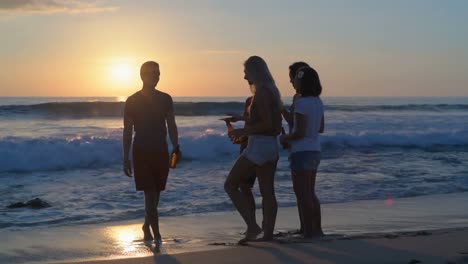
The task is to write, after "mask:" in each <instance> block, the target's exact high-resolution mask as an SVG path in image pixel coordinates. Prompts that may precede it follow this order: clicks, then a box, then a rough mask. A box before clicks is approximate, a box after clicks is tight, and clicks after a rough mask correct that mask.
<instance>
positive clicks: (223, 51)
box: [203, 49, 244, 55]
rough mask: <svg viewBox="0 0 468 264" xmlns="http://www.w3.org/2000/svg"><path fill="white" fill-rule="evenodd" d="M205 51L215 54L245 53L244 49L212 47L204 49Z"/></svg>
mask: <svg viewBox="0 0 468 264" xmlns="http://www.w3.org/2000/svg"><path fill="white" fill-rule="evenodd" d="M203 53H207V54H214V55H237V54H243V53H244V51H242V50H223V49H210V50H203Z"/></svg>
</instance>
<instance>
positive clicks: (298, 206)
mask: <svg viewBox="0 0 468 264" xmlns="http://www.w3.org/2000/svg"><path fill="white" fill-rule="evenodd" d="M291 175H292V181H293V185H294V181H295V179H296V172H295V171H293V170H291ZM296 203H297V211H298V213H299V223H300V228H299V230H298V233H297V234H303V233H304V217H303V215H302V205H301V204H300V203H299V200H297V195H296Z"/></svg>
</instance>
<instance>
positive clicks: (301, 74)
mask: <svg viewBox="0 0 468 264" xmlns="http://www.w3.org/2000/svg"><path fill="white" fill-rule="evenodd" d="M294 88H295V89H296V91H297V93H298V94H300V97H298V98H297V99H296V101H295V102H294V113H293V118H294V119H293V122H292V123H293V128H292V131H290V133H289V134H287V135H282V136H281V137H280V141H281V142H282V143H289V145H290V146H291V150H290V153H291V154H290V156H289V160H290V166H291V174H292V180H293V188H294V193H295V194H296V199H297V206H298V208H299V217H300V218H301V223H302V225H303V234H304V237H307V238H310V237H315V236H322V235H323V231H322V224H321V213H320V201H319V199H318V198H317V195H316V194H315V179H316V176H317V168H318V165H319V164H320V153H321V148H320V140H319V135H320V133H323V131H324V115H323V103H322V100H321V99H320V94H321V92H322V85H321V83H320V79H319V76H318V73H317V72H316V71H315V70H314V69H312V68H310V67H305V68H301V69H299V70H298V71H297V73H296V76H295V78H294Z"/></svg>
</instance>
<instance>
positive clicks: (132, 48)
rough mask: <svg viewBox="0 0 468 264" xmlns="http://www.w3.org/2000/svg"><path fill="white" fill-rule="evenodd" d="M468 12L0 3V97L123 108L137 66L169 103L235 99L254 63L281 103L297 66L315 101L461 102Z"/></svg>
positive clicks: (452, 5) (410, 7)
mask: <svg viewBox="0 0 468 264" xmlns="http://www.w3.org/2000/svg"><path fill="white" fill-rule="evenodd" d="M467 25H468V1H465V0H450V1H432V0H396V1H375V0H368V1H366V0H358V1H349V0H342V1H337V0H336V1H335V0H324V1H311V0H304V1H299V0H291V1H277V0H265V1H263V0H261V1H255V0H237V1H232V0H218V1H215V0H212V1H209V0H197V1H188V0H186V1H179V0H168V1H160V0H138V1H135V0H133V1H132V0H127V1H124V0H115V1H114V0H107V1H106V0H101V1H91V0H88V1H78V0H70V1H65V0H42V1H41V0H35V1H34V0H1V1H0V35H1V44H0V96H121V95H129V94H131V93H133V92H135V91H137V90H138V89H139V88H140V86H141V81H140V79H139V75H138V71H139V67H140V65H141V63H143V62H144V61H147V60H155V61H157V62H159V63H160V66H161V82H160V84H159V85H158V88H160V89H161V90H163V91H166V92H169V93H170V94H171V95H173V96H244V95H248V94H249V89H248V87H247V85H246V82H245V81H244V80H243V62H244V61H245V59H247V58H248V57H249V56H250V55H259V56H261V57H263V58H264V59H265V60H266V62H267V63H268V64H269V66H270V70H271V71H272V73H273V76H274V78H275V79H276V81H277V84H278V87H279V88H280V90H281V92H282V94H283V95H285V96H290V95H292V93H293V90H292V88H291V85H290V83H289V79H288V69H287V68H288V66H289V64H291V63H292V62H294V61H297V60H303V61H306V62H308V63H309V64H310V65H311V66H313V67H314V68H315V69H316V70H317V71H318V72H319V74H320V76H321V79H322V83H323V86H324V93H323V94H324V95H325V96H468V26H467Z"/></svg>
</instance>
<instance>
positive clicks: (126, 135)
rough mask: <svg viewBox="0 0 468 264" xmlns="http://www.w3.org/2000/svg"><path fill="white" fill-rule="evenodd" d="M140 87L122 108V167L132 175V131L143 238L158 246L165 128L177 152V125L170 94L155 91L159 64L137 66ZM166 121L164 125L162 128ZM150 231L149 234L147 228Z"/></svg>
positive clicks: (166, 170) (164, 176)
mask: <svg viewBox="0 0 468 264" xmlns="http://www.w3.org/2000/svg"><path fill="white" fill-rule="evenodd" d="M140 76H141V80H142V81H143V87H142V89H141V90H140V91H138V92H136V93H134V94H133V95H132V96H130V97H128V99H127V101H126V102H125V110H124V130H123V151H124V152H123V170H124V173H125V175H127V176H128V177H132V166H131V162H130V159H129V155H130V146H131V144H132V135H133V130H135V138H134V140H133V152H132V153H133V168H134V173H135V185H136V190H137V191H144V193H145V223H144V224H143V227H142V229H143V234H144V240H146V241H148V240H153V235H154V241H155V242H156V245H160V244H161V242H162V240H161V234H160V232H159V216H158V204H159V196H160V193H161V191H163V190H164V189H165V188H166V181H167V176H168V174H169V152H168V145H167V142H166V131H168V132H169V138H170V140H171V143H172V147H173V153H174V152H179V144H178V133H177V126H176V123H175V117H174V108H173V103H172V98H171V96H170V95H168V94H166V93H163V92H161V91H158V90H157V89H155V88H156V85H157V84H158V82H159V76H160V71H159V64H158V63H156V62H154V61H148V62H145V63H144V64H143V65H142V66H141V69H140ZM166 124H167V128H166ZM150 227H151V230H152V231H153V235H152V234H151V231H150Z"/></svg>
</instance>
